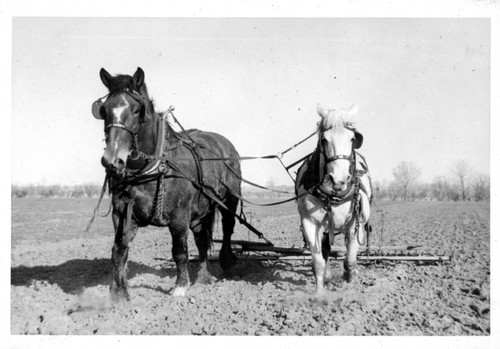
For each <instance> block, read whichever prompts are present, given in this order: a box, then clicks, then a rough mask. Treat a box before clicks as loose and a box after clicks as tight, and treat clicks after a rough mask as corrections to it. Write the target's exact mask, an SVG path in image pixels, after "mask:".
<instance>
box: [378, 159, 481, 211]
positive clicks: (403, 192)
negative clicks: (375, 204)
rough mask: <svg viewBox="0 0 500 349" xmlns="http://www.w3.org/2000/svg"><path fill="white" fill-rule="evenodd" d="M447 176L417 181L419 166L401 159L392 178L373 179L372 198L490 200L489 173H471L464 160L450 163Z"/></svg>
mask: <svg viewBox="0 0 500 349" xmlns="http://www.w3.org/2000/svg"><path fill="white" fill-rule="evenodd" d="M449 169H450V175H449V176H438V177H435V178H434V180H433V181H432V182H431V183H424V182H422V181H420V175H421V172H422V171H421V169H420V168H419V167H418V166H417V165H416V164H414V163H413V162H407V161H403V162H400V163H399V164H398V165H397V166H396V167H394V168H393V169H392V174H393V177H394V178H393V180H391V181H374V182H373V183H372V184H373V185H372V186H373V191H374V194H375V198H376V199H379V200H403V201H406V200H437V201H444V200H453V201H459V200H462V201H465V200H474V201H483V200H489V199H490V176H489V175H487V174H482V173H474V171H473V169H472V167H471V166H470V165H469V163H468V162H467V161H465V160H459V161H456V162H455V163H453V164H452V165H451V166H450V168H449Z"/></svg>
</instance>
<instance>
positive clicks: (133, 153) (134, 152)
mask: <svg viewBox="0 0 500 349" xmlns="http://www.w3.org/2000/svg"><path fill="white" fill-rule="evenodd" d="M122 92H124V93H126V94H127V95H129V96H130V97H132V98H133V99H134V100H135V101H137V102H139V104H140V105H141V109H143V108H144V113H146V112H147V110H146V103H145V101H144V97H142V95H141V94H140V93H139V92H137V91H135V90H130V89H128V88H127V89H124V90H123V91H122ZM108 96H109V95H106V96H105V97H103V98H101V100H102V99H104V98H107V97H108ZM139 122H140V123H141V122H144V121H143V118H142V117H140V119H139ZM112 128H119V129H122V130H125V131H127V132H128V133H130V134H131V135H132V149H131V150H130V152H129V154H128V156H129V158H130V160H132V161H135V160H139V159H140V158H141V157H143V158H144V156H147V155H146V154H144V153H142V152H141V151H140V150H139V149H138V144H139V135H138V131H134V130H132V129H130V128H129V127H127V126H125V125H124V124H122V123H119V122H113V123H111V124H109V125H107V126H106V127H105V128H104V134H105V136H106V138H107V137H108V134H109V131H110V130H111V129H112Z"/></svg>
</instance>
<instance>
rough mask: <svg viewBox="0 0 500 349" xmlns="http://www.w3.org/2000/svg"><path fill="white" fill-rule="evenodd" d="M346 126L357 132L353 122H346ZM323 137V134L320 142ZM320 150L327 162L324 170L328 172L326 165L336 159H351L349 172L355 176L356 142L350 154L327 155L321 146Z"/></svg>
mask: <svg viewBox="0 0 500 349" xmlns="http://www.w3.org/2000/svg"><path fill="white" fill-rule="evenodd" d="M344 128H346V129H348V130H350V131H352V132H356V128H355V127H354V126H353V125H352V124H351V123H345V124H344ZM330 129H331V128H329V129H326V130H324V131H323V133H324V132H325V131H328V130H330ZM321 139H322V136H320V142H321ZM320 152H321V153H322V154H323V157H324V160H325V164H324V168H323V171H324V172H325V173H326V165H328V164H329V163H331V162H334V161H337V160H347V161H349V174H350V175H351V178H353V177H354V176H353V175H354V167H355V164H356V151H355V149H354V143H353V144H352V147H351V154H350V155H345V154H339V155H334V156H329V157H328V156H327V155H326V153H325V152H324V147H321V148H320Z"/></svg>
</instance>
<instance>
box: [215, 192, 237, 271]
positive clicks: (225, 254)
mask: <svg viewBox="0 0 500 349" xmlns="http://www.w3.org/2000/svg"><path fill="white" fill-rule="evenodd" d="M238 202H239V199H238V198H236V197H234V196H231V197H230V199H229V200H227V202H226V206H227V207H228V208H229V210H230V211H231V212H228V211H226V210H224V209H221V210H220V213H221V215H222V233H223V237H222V247H221V250H220V254H219V262H220V266H221V268H222V270H224V271H225V272H227V271H229V269H231V268H232V267H233V266H234V264H235V263H236V256H235V255H234V254H233V251H232V250H231V235H233V232H234V225H235V222H236V219H235V216H234V214H233V213H235V212H236V208H237V207H238Z"/></svg>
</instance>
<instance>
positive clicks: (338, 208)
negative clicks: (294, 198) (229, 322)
mask: <svg viewBox="0 0 500 349" xmlns="http://www.w3.org/2000/svg"><path fill="white" fill-rule="evenodd" d="M356 112H357V108H356V106H353V107H351V108H350V109H348V110H343V109H325V108H324V107H322V106H321V105H319V104H318V114H319V116H320V117H321V121H320V122H319V123H318V145H317V147H316V150H315V151H314V152H313V153H312V154H311V155H310V156H309V157H308V158H307V159H306V160H305V161H304V163H303V164H302V166H301V167H300V168H299V170H298V172H297V180H296V184H295V191H296V193H297V194H298V195H299V196H300V197H299V199H298V210H299V214H300V217H301V224H302V232H303V234H304V237H305V239H306V241H307V243H308V244H309V248H310V251H311V256H312V265H313V271H314V274H315V277H316V292H317V293H321V291H322V290H323V287H324V286H323V285H324V282H325V281H328V280H329V279H331V277H332V273H331V271H330V270H329V269H328V267H327V262H328V254H329V252H330V246H331V245H333V240H334V236H335V235H337V234H340V233H343V234H344V235H345V244H346V249H347V255H346V259H345V260H344V279H345V280H346V281H347V282H351V281H352V279H353V277H354V275H355V274H357V273H358V270H357V262H356V257H357V251H358V248H359V245H360V243H364V240H365V237H366V231H367V230H369V229H370V225H369V223H368V219H369V218H370V204H371V200H372V190H371V184H370V175H369V173H368V166H367V164H366V161H365V159H364V158H363V157H362V156H361V155H360V154H359V153H357V152H356V149H358V148H360V147H361V145H362V143H363V136H362V135H361V133H359V132H358V131H357V130H356V129H355V127H354V125H353V123H352V121H351V119H352V116H353V115H354V114H355V113H356Z"/></svg>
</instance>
